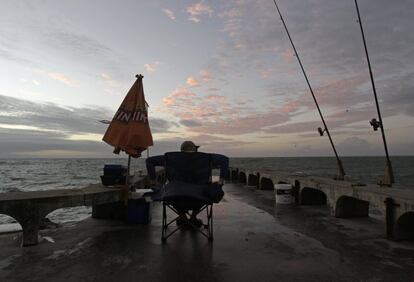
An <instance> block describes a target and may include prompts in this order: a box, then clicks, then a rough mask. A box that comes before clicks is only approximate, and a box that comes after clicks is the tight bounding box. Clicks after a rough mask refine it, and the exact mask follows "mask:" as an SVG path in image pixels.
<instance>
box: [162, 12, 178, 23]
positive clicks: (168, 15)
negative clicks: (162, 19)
mask: <svg viewBox="0 0 414 282" xmlns="http://www.w3.org/2000/svg"><path fill="white" fill-rule="evenodd" d="M162 11H163V12H164V14H165V15H166V16H167V17H168V18H169V19H170V20H172V21H175V20H176V19H175V15H174V12H173V11H171V10H170V9H163V10H162Z"/></svg>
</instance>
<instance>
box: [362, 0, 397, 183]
mask: <svg viewBox="0 0 414 282" xmlns="http://www.w3.org/2000/svg"><path fill="white" fill-rule="evenodd" d="M355 7H356V10H357V14H358V22H359V26H360V28H361V34H362V41H363V42H364V48H365V55H366V57H367V63H368V69H369V76H370V78H371V84H372V90H373V92H374V98H375V105H376V107H377V113H378V120H379V127H380V128H381V135H382V141H383V143H384V149H385V155H386V157H387V164H386V167H385V173H384V178H383V180H382V182H380V183H379V184H380V185H385V186H392V184H393V183H394V173H393V170H392V165H391V160H390V156H389V154H388V147H387V141H386V139H385V131H384V124H383V122H382V117H381V111H380V107H379V103H378V97H377V91H376V88H375V82H374V76H373V75H372V68H371V62H370V60H369V56H368V48H367V43H366V41H365V34H364V29H363V28H362V21H361V15H360V13H359V7H358V2H357V0H355Z"/></svg>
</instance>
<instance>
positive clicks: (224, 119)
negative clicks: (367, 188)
mask: <svg viewBox="0 0 414 282" xmlns="http://www.w3.org/2000/svg"><path fill="white" fill-rule="evenodd" d="M277 2H278V5H279V7H280V9H281V12H282V14H283V17H284V19H285V22H286V24H287V26H288V28H289V32H290V34H291V36H292V39H293V41H294V43H295V45H296V48H297V50H298V54H299V57H300V58H301V60H302V63H303V66H304V69H305V71H306V73H307V75H308V78H309V81H310V84H311V85H312V87H313V90H314V93H315V97H316V99H317V101H318V103H319V105H320V108H321V111H322V114H323V115H324V117H325V120H326V123H327V126H328V128H329V130H330V132H331V135H332V138H333V142H334V144H335V146H336V147H337V151H338V153H339V155H340V156H367V155H384V146H383V142H382V137H381V133H380V131H373V129H372V127H371V126H370V124H369V120H371V119H372V118H377V119H378V115H377V112H376V107H375V100H374V94H373V90H372V86H371V81H370V78H369V70H368V67H367V60H366V57H365V53H364V47H363V42H362V37H361V32H360V27H359V24H358V22H357V13H356V9H355V3H354V1H353V0H306V1H304V0H278V1H277ZM0 4H1V9H0V148H1V150H0V158H37V157H40V158H50V157H52V158H66V157H76V158H78V157H84V158H106V157H113V156H115V155H113V154H112V148H111V147H110V146H109V145H107V144H105V143H104V142H103V141H102V137H103V134H104V133H105V130H106V127H107V125H105V124H102V123H100V122H99V120H102V119H108V120H111V119H112V117H113V115H114V114H115V112H116V110H117V109H118V107H119V105H120V103H121V102H122V100H123V98H124V96H125V95H126V93H127V92H128V90H129V88H130V87H131V86H132V84H133V83H134V80H135V75H136V74H143V75H144V79H143V83H144V91H145V97H146V100H147V102H148V103H149V105H150V108H149V120H150V126H151V130H152V132H153V138H154V146H153V147H152V148H150V154H151V155H154V154H162V153H164V152H166V151H173V150H177V149H178V148H179V145H180V144H181V142H183V141H184V140H193V141H194V142H195V143H196V144H198V145H201V148H200V150H201V151H205V152H216V153H222V154H226V155H228V156H231V157H295V156H333V151H332V148H331V146H330V143H329V139H328V138H327V136H326V135H324V136H320V135H319V133H318V131H317V128H318V127H322V128H323V124H322V122H321V119H320V117H319V114H318V112H317V110H316V107H315V103H314V101H313V99H312V96H311V94H310V91H309V89H308V87H307V84H306V81H305V79H304V76H303V74H302V72H301V70H300V67H299V64H298V62H297V58H296V57H295V56H294V52H293V49H292V47H291V45H290V42H289V39H288V37H287V35H286V32H285V30H284V28H283V25H282V22H281V20H280V17H279V16H278V15H277V10H276V8H275V6H274V3H273V0H226V1H217V0H214V1H207V0H204V1H203V0H201V1H200V0H179V1H161V0H152V1H149V0H148V1H144V0H123V1H115V0H111V1H110V0H88V1H84V0H72V1H54V0H27V1H24V0H0ZM358 4H359V8H360V12H361V17H362V23H363V26H364V30H365V36H366V40H367V45H368V50H369V55H370V60H371V65H372V68H373V75H374V79H375V84H376V88H377V94H378V98H379V105H380V108H381V112H382V117H383V123H384V128H385V133H386V138H387V143H388V147H389V151H390V154H391V155H413V154H414V110H413V108H414V93H413V92H414V79H413V78H414V64H413V63H414V33H413V32H412V27H413V26H414V18H413V17H412V15H413V14H414V1H411V0H394V1H388V0H359V1H358ZM120 157H122V156H120Z"/></svg>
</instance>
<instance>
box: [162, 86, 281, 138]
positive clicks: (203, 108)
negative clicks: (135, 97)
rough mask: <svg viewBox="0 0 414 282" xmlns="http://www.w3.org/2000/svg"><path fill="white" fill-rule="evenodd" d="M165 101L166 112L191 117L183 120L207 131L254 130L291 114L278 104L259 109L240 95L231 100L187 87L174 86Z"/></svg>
mask: <svg viewBox="0 0 414 282" xmlns="http://www.w3.org/2000/svg"><path fill="white" fill-rule="evenodd" d="M163 103H164V107H163V109H162V110H161V111H162V112H164V113H166V114H170V115H172V116H174V117H176V118H178V119H180V120H181V121H191V122H190V123H188V122H187V124H186V122H184V123H183V122H181V124H183V125H184V126H187V127H190V128H191V131H192V132H197V133H203V134H224V135H238V134H245V133H254V132H259V131H261V130H263V129H264V128H265V127H268V126H273V125H276V124H280V123H284V122H287V121H288V120H289V115H288V114H286V113H283V112H281V111H279V110H278V109H277V108H269V109H266V108H264V109H256V107H254V105H252V106H249V105H248V103H246V102H245V101H242V100H240V99H234V100H231V101H230V100H229V99H227V98H226V97H225V96H222V95H217V94H213V95H205V96H199V95H197V94H196V93H194V92H192V91H190V90H189V89H187V88H178V89H176V90H174V91H173V92H172V93H171V94H170V95H168V96H167V97H165V98H164V100H163ZM196 124H197V126H194V125H196Z"/></svg>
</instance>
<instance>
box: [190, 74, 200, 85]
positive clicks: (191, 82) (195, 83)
mask: <svg viewBox="0 0 414 282" xmlns="http://www.w3.org/2000/svg"><path fill="white" fill-rule="evenodd" d="M187 84H188V85H189V86H190V87H199V86H200V82H198V80H197V79H196V78H194V77H192V76H189V77H187Z"/></svg>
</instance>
